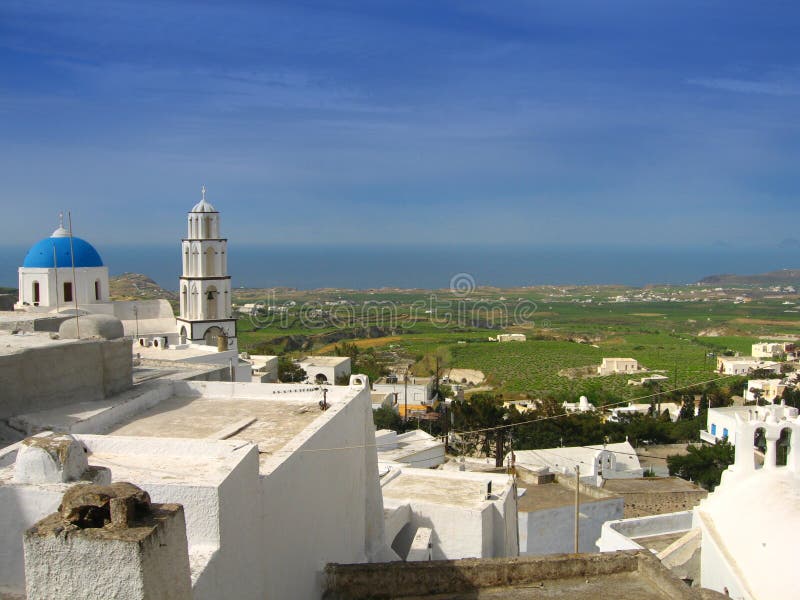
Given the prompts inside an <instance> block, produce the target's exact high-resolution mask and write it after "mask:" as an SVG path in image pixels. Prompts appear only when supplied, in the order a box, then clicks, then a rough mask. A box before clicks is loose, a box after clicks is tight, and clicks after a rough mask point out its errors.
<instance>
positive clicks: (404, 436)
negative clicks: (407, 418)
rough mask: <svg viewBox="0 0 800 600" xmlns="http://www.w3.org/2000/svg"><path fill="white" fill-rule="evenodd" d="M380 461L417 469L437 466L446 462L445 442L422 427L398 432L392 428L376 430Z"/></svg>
mask: <svg viewBox="0 0 800 600" xmlns="http://www.w3.org/2000/svg"><path fill="white" fill-rule="evenodd" d="M375 443H376V444H377V447H378V461H379V462H392V463H397V464H401V465H404V466H407V467H411V468H416V469H426V468H432V467H437V466H439V465H441V464H443V463H444V462H445V460H447V459H446V457H445V451H444V442H443V441H442V440H441V439H439V438H437V437H434V436H432V435H430V434H429V433H426V432H425V431H422V430H421V429H412V430H411V431H407V432H406V433H400V434H398V433H397V432H396V431H393V430H391V429H379V430H378V431H376V432H375Z"/></svg>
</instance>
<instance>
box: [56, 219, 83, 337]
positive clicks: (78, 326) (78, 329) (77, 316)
mask: <svg viewBox="0 0 800 600" xmlns="http://www.w3.org/2000/svg"><path fill="white" fill-rule="evenodd" d="M67 217H68V218H69V257H70V259H72V284H71V285H72V299H73V300H74V301H75V333H76V334H77V336H78V339H81V324H80V314H79V313H78V285H77V280H76V278H75V252H74V251H73V248H72V212H70V211H67ZM62 218H63V217H62ZM56 294H58V290H56Z"/></svg>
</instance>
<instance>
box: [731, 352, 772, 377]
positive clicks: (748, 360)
mask: <svg viewBox="0 0 800 600" xmlns="http://www.w3.org/2000/svg"><path fill="white" fill-rule="evenodd" d="M762 369H763V370H768V371H772V372H773V373H780V372H781V365H780V363H777V362H774V361H770V360H762V359H760V358H755V357H753V356H718V357H717V371H718V372H720V373H722V374H724V375H749V374H750V373H752V372H753V371H756V370H762Z"/></svg>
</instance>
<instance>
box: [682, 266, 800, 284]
mask: <svg viewBox="0 0 800 600" xmlns="http://www.w3.org/2000/svg"><path fill="white" fill-rule="evenodd" d="M798 282H800V269H780V270H778V271H770V272H769V273H758V274H755V275H735V274H729V273H726V274H722V275H709V276H708V277H703V279H701V280H700V281H698V282H697V283H698V284H699V285H717V286H731V285H796V284H797V283H798Z"/></svg>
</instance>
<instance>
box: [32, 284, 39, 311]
mask: <svg viewBox="0 0 800 600" xmlns="http://www.w3.org/2000/svg"><path fill="white" fill-rule="evenodd" d="M33 305H34V306H38V305H39V282H38V281H34V282H33Z"/></svg>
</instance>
